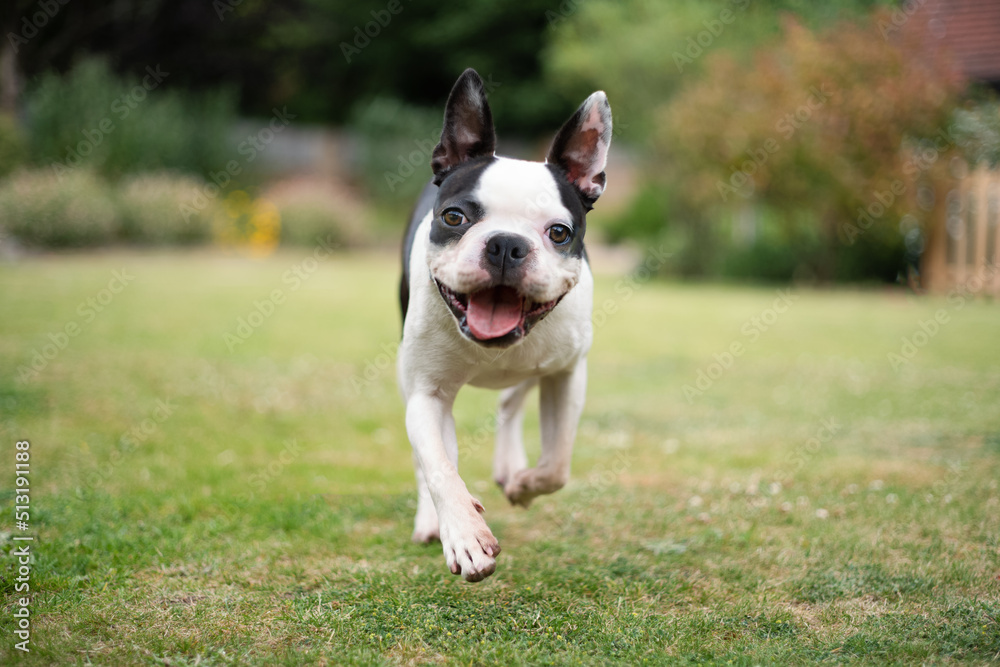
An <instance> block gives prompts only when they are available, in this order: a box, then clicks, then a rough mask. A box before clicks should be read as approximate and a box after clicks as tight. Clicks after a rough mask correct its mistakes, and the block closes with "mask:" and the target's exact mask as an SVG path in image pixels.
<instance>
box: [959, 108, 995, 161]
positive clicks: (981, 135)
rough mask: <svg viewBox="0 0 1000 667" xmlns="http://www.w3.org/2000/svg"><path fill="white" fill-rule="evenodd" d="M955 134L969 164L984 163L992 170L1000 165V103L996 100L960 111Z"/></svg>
mask: <svg viewBox="0 0 1000 667" xmlns="http://www.w3.org/2000/svg"><path fill="white" fill-rule="evenodd" d="M954 133H955V135H956V136H957V137H958V143H959V145H960V146H961V147H962V149H963V151H964V152H965V155H966V158H967V159H968V160H969V162H971V163H972V164H976V163H978V162H984V163H986V164H987V165H989V166H990V167H991V168H996V166H997V165H1000V103H998V101H997V100H996V99H992V100H988V101H984V102H980V103H979V104H976V105H974V106H972V107H971V108H967V109H958V110H957V111H956V112H955V123H954Z"/></svg>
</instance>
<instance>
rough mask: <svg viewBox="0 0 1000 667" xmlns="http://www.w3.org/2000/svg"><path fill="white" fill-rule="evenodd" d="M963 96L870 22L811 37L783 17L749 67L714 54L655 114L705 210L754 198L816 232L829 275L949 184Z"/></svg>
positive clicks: (946, 68)
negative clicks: (922, 187) (775, 35)
mask: <svg viewBox="0 0 1000 667" xmlns="http://www.w3.org/2000/svg"><path fill="white" fill-rule="evenodd" d="M961 88H962V82H961V80H960V79H959V78H958V77H957V76H956V75H955V74H954V70H952V69H951V67H950V64H949V63H947V61H945V60H943V59H939V58H926V57H923V55H922V54H921V53H920V52H918V51H916V50H914V49H911V48H908V45H907V44H890V43H888V42H887V41H886V40H884V39H882V36H881V34H880V33H879V31H878V29H877V28H876V26H875V25H874V24H873V23H871V24H856V23H842V24H838V25H837V26H834V27H832V28H830V29H827V30H824V31H821V32H818V33H816V32H813V31H811V30H809V29H808V28H806V27H804V26H802V25H801V24H799V23H797V22H795V21H793V20H789V21H788V22H787V23H786V25H785V30H784V36H783V39H782V40H781V41H780V43H778V44H776V45H775V46H772V47H768V48H763V49H761V50H759V51H758V52H757V54H756V57H755V58H754V59H753V60H752V62H748V63H741V62H738V61H737V60H736V59H735V58H733V57H731V56H728V55H727V54H714V55H713V56H712V57H710V58H709V60H708V62H707V63H706V70H705V77H704V79H703V80H701V81H699V82H697V83H694V84H692V85H690V86H687V87H686V88H685V89H684V90H683V91H682V92H681V94H680V95H679V96H678V97H677V98H676V99H675V100H673V101H672V102H671V103H670V104H669V105H667V106H665V107H663V108H662V109H661V111H660V119H661V128H662V129H661V131H660V132H659V133H658V134H657V135H656V136H655V138H654V147H655V151H656V156H657V158H658V160H659V161H660V163H661V164H665V165H670V166H672V167H673V169H671V171H670V176H671V177H672V178H676V179H680V180H681V181H682V182H683V183H684V186H685V187H684V192H685V193H687V194H688V196H690V197H691V198H692V200H693V201H695V202H698V203H699V204H700V205H701V206H703V207H705V209H706V210H711V209H714V210H724V209H726V208H730V207H732V206H733V205H739V204H741V203H742V202H752V203H757V204H762V205H764V206H767V207H768V208H770V209H771V210H772V211H775V212H780V213H781V214H782V215H783V217H784V223H785V224H786V225H788V226H789V228H790V229H791V228H794V227H797V226H800V225H803V224H804V225H807V226H817V227H818V229H817V231H818V233H819V238H820V240H821V244H822V253H821V254H820V256H819V257H818V258H817V261H816V262H815V263H814V264H813V266H812V267H811V268H812V270H813V271H815V273H816V274H817V275H818V276H819V277H820V278H821V279H831V278H834V277H835V276H836V274H837V272H838V268H837V265H838V260H837V257H838V255H839V254H841V253H842V252H843V253H846V254H849V253H850V251H851V247H852V245H853V244H854V243H855V242H856V241H857V239H858V238H859V237H861V236H863V237H864V239H865V242H868V243H878V244H881V245H886V246H894V245H895V246H900V245H901V241H900V238H899V232H898V231H897V228H898V225H899V221H900V218H901V217H902V216H903V215H904V214H906V213H908V212H911V211H912V210H913V208H914V207H915V205H916V204H915V194H916V190H917V184H918V182H919V181H920V180H921V179H934V178H941V177H943V176H942V174H943V172H944V169H943V166H944V165H945V164H946V163H947V160H946V159H944V158H945V156H947V154H948V153H949V152H950V151H951V149H952V147H953V143H954V140H953V138H952V137H950V135H948V133H947V130H948V127H949V117H950V114H951V112H952V109H953V108H954V105H955V101H956V96H957V94H958V93H959V91H960V90H961ZM733 100H739V101H740V102H739V104H734V103H733ZM935 142H936V143H935ZM804 212H810V213H812V216H804V215H803V213H804ZM921 221H922V222H925V221H926V220H925V219H922V220H921Z"/></svg>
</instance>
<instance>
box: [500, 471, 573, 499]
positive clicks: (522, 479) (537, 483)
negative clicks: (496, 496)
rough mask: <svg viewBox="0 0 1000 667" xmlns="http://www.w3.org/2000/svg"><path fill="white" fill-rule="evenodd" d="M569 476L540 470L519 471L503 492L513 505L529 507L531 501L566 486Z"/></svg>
mask: <svg viewBox="0 0 1000 667" xmlns="http://www.w3.org/2000/svg"><path fill="white" fill-rule="evenodd" d="M568 480H569V475H568V474H563V473H553V472H549V471H547V470H542V469H540V468H528V469H526V470H518V471H517V472H516V473H515V474H514V476H513V477H512V478H511V479H510V480H509V481H508V482H507V485H506V486H504V489H503V492H504V495H505V496H507V500H509V501H510V504H511V505H520V506H521V507H528V506H529V505H531V501H532V500H534V499H535V498H537V497H538V496H542V495H545V494H547V493H555V492H556V491H558V490H559V489H561V488H563V487H564V486H566V482H567V481H568Z"/></svg>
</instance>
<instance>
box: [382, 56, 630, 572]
mask: <svg viewBox="0 0 1000 667" xmlns="http://www.w3.org/2000/svg"><path fill="white" fill-rule="evenodd" d="M611 132H612V128H611V107H610V105H609V104H608V98H607V96H606V95H605V94H604V92H603V91H598V92H596V93H594V94H592V95H591V96H590V97H588V98H587V99H586V100H585V101H584V102H583V104H582V105H581V106H580V107H579V109H577V111H576V113H574V114H573V115H572V117H570V119H569V120H568V121H566V123H565V124H564V125H563V127H562V128H561V129H560V130H559V131H558V133H556V135H555V138H554V139H553V141H552V145H551V148H550V150H549V153H548V157H547V158H546V160H545V162H529V161H524V160H516V159H511V158H506V157H498V156H496V155H495V153H494V151H495V147H496V135H495V132H494V128H493V115H492V112H491V111H490V107H489V104H488V103H487V101H486V91H485V88H484V86H483V80H482V78H481V77H480V76H479V74H477V73H476V72H475V70H472V69H467V70H466V71H465V72H464V73H462V75H461V76H460V77H459V78H458V81H456V83H455V86H454V88H453V89H452V91H451V94H450V95H449V97H448V102H447V105H446V107H445V115H444V125H443V127H442V130H441V141H440V143H439V144H438V145H437V146H436V147H435V148H434V151H433V153H432V155H431V170H432V172H433V175H434V177H433V179H432V181H431V182H430V183H428V184H427V186H426V187H425V188H424V190H423V192H422V193H421V195H420V196H419V198H418V201H417V204H416V207H415V208H414V211H413V214H412V216H411V218H410V221H409V225H408V227H407V231H406V236H405V239H404V243H403V276H402V280H401V283H400V294H399V296H400V306H401V309H402V312H403V339H402V342H401V343H400V346H399V353H398V376H399V377H398V379H399V387H400V391H401V393H402V395H403V398H404V400H405V402H406V431H407V435H408V436H409V439H410V444H411V445H412V447H413V455H414V456H413V458H414V464H415V467H416V476H417V487H418V500H417V514H416V519H415V521H414V531H413V540H414V541H415V542H423V543H429V542H432V541H434V540H438V539H440V541H441V544H442V547H443V550H444V556H445V561H446V562H447V565H448V569H449V570H450V571H451V572H452V573H453V574H456V575H457V574H461V575H462V576H463V577H464V578H465V580H467V581H480V580H482V579H485V578H486V577H488V576H489V575H491V574H492V573H493V572H494V571H495V570H496V557H497V554H499V553H500V544H499V543H498V542H497V540H496V538H495V537H494V536H493V533H492V532H491V531H490V529H489V526H487V525H486V522H485V521H484V520H483V517H482V514H483V512H484V511H485V510H484V509H483V505H482V503H480V502H479V500H477V499H476V498H474V497H473V496H472V495H471V494H470V493H469V490H468V489H467V488H466V485H465V483H464V482H463V481H462V478H461V477H460V476H459V474H458V442H457V438H456V435H455V419H454V417H453V415H452V407H453V405H454V402H455V397H456V395H457V394H458V391H459V390H460V389H461V388H462V387H463V386H464V385H467V384H468V385H473V386H476V387H486V388H491V389H500V390H502V393H501V394H500V404H499V411H498V415H497V429H496V449H495V453H494V458H493V478H494V481H496V483H497V484H499V485H500V486H501V487H502V489H503V492H504V494H505V495H506V497H507V499H508V500H509V501H510V502H511V503H512V504H515V505H521V506H524V507H527V506H528V504H529V503H530V502H531V501H532V499H533V498H535V497H536V496H538V495H541V494H546V493H552V492H554V491H557V490H558V489H560V488H562V487H563V486H564V485H565V484H566V482H567V481H568V479H569V474H570V457H571V454H572V450H573V440H574V439H575V437H576V427H577V423H578V421H579V419H580V414H581V412H582V410H583V404H584V397H585V393H586V386H587V353H588V351H589V350H590V346H591V341H592V338H593V329H592V325H591V311H592V307H593V276H592V274H591V271H590V266H589V263H588V260H587V253H586V251H585V249H584V244H583V237H584V232H585V231H586V216H587V212H588V211H590V210H591V208H592V207H593V205H594V202H596V201H597V198H598V197H600V196H601V193H602V192H603V191H604V187H605V183H606V177H605V174H604V169H605V166H606V163H607V156H608V148H609V146H610V144H611ZM535 385H539V386H540V421H541V441H542V442H541V444H542V448H541V455H540V456H539V459H538V462H537V464H536V466H535V467H534V468H529V467H528V463H527V457H526V455H525V452H524V445H523V443H522V437H521V427H522V422H523V416H524V412H523V406H524V399H525V395H526V394H527V393H528V392H529V391H530V390H531V389H532V388H533V387H534V386H535Z"/></svg>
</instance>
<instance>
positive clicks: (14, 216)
mask: <svg viewBox="0 0 1000 667" xmlns="http://www.w3.org/2000/svg"><path fill="white" fill-rule="evenodd" d="M119 225H120V218H119V215H118V209H117V207H116V206H115V199H114V195H113V192H112V191H111V189H110V188H109V187H108V185H107V184H106V183H105V182H104V181H103V180H102V179H101V178H100V177H99V176H97V175H96V174H94V173H93V172H91V171H89V170H86V169H74V170H72V171H70V172H68V173H66V174H64V175H63V176H57V175H56V174H54V173H53V172H52V171H50V170H48V169H44V170H33V171H20V172H16V173H15V174H14V175H12V176H10V177H8V178H7V179H6V180H5V181H3V182H2V183H0V227H2V228H4V229H5V230H6V231H7V232H8V233H10V234H13V235H14V236H16V237H17V238H19V239H20V240H21V241H23V242H25V243H28V244H31V245H39V246H45V247H51V248H60V247H80V246H93V245H101V244H105V243H109V242H110V241H112V240H114V239H115V237H116V235H117V234H118V230H119Z"/></svg>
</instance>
